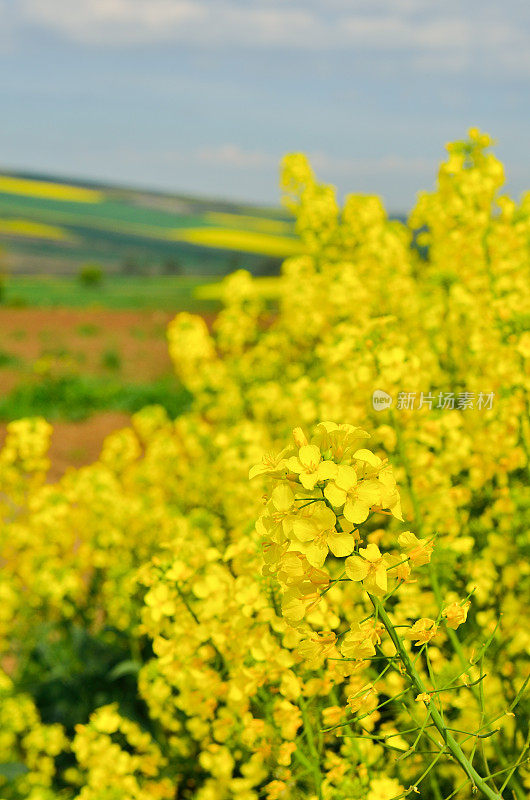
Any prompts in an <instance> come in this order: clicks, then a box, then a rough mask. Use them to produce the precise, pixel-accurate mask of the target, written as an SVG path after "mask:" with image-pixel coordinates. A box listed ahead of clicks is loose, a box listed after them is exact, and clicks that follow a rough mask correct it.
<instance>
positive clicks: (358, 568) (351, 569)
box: [344, 556, 369, 581]
mask: <svg viewBox="0 0 530 800" xmlns="http://www.w3.org/2000/svg"><path fill="white" fill-rule="evenodd" d="M344 566H345V568H346V575H347V576H348V578H349V579H350V580H351V581H363V580H364V579H365V578H366V576H367V575H368V570H369V566H368V564H367V562H366V561H364V560H363V559H362V558H361V557H360V556H350V558H347V559H346V562H345V564H344Z"/></svg>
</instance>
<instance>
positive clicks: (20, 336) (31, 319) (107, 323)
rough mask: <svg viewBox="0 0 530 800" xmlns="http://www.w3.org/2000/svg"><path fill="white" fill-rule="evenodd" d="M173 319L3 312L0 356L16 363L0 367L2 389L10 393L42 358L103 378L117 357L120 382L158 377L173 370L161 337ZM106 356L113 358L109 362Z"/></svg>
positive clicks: (151, 314) (147, 314)
mask: <svg viewBox="0 0 530 800" xmlns="http://www.w3.org/2000/svg"><path fill="white" fill-rule="evenodd" d="M172 316H173V315H172V314H169V313H166V312H163V311H113V310H107V309H104V310H86V309H79V310H77V309H65V308H58V309H40V308H34V309H2V310H0V353H1V354H7V355H9V356H13V357H15V358H17V359H19V363H18V364H16V365H12V366H10V365H8V364H7V365H6V366H5V367H0V390H1V391H2V392H6V391H9V389H10V388H12V386H13V385H15V384H16V383H17V382H18V380H19V379H20V375H21V371H27V370H28V369H29V371H33V370H32V365H33V364H34V362H35V361H36V360H37V359H40V358H42V357H45V358H46V357H48V358H51V359H54V358H55V359H57V360H60V361H62V362H63V363H65V364H66V363H68V364H69V365H71V367H72V368H75V369H76V370H77V371H79V372H85V373H90V374H105V373H107V372H108V371H109V366H108V363H109V361H114V362H115V361H116V356H117V357H118V358H119V360H120V369H119V374H120V376H121V377H122V378H123V380H129V381H134V380H136V381H139V380H142V381H148V380H152V379H153V378H157V377H160V376H161V375H164V374H166V373H168V372H169V371H170V370H171V369H172V367H171V361H170V358H169V354H168V350H167V343H166V336H165V331H166V327H167V324H168V322H169V321H170V319H171V318H172ZM109 353H110V354H114V355H111V356H110V358H109Z"/></svg>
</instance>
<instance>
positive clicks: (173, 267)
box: [161, 256, 184, 275]
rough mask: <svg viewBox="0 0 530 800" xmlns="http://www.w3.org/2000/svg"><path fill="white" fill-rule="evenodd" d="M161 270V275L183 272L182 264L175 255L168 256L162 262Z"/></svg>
mask: <svg viewBox="0 0 530 800" xmlns="http://www.w3.org/2000/svg"><path fill="white" fill-rule="evenodd" d="M161 272H162V274H163V275H182V274H183V273H184V266H183V264H182V262H181V261H180V260H179V259H178V258H176V257H175V256H168V257H167V258H166V259H165V261H164V262H163V263H162V270H161Z"/></svg>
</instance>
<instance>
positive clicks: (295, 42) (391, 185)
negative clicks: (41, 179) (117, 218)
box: [0, 0, 530, 213]
mask: <svg viewBox="0 0 530 800" xmlns="http://www.w3.org/2000/svg"><path fill="white" fill-rule="evenodd" d="M0 99H1V103H2V110H3V114H2V124H1V125H0V168H3V169H12V170H15V169H17V170H28V171H37V172H40V173H45V174H46V173H49V174H54V175H59V176H65V177H72V178H87V179H92V180H96V181H104V182H111V183H120V184H124V185H127V186H133V187H134V186H137V187H144V188H153V189H162V190H168V191H171V192H176V193H179V192H184V193H190V194H195V195H199V196H206V197H216V198H227V199H233V200H246V201H251V202H255V203H265V204H278V203H279V200H280V192H279V184H278V176H279V164H280V160H281V158H282V156H283V155H284V154H285V153H288V152H305V153H307V154H308V155H309V157H310V158H311V161H312V163H313V166H314V168H315V171H316V173H317V175H318V177H319V178H320V179H321V180H322V181H325V182H330V183H333V184H335V185H336V186H337V187H338V191H339V195H340V196H343V195H344V194H345V193H347V192H360V193H369V194H379V195H380V196H382V197H383V199H384V201H385V204H386V206H387V208H388V209H389V211H391V212H394V213H406V212H407V211H408V210H409V209H410V208H411V207H412V205H413V203H414V200H415V196H416V192H417V191H418V190H425V189H427V190H429V189H431V188H432V187H433V185H434V180H435V175H436V169H437V165H438V163H439V162H440V161H441V160H442V158H443V157H444V152H445V151H444V147H445V144H446V143H447V142H449V141H452V140H455V139H462V138H464V136H465V133H466V131H467V129H468V128H469V127H470V126H478V127H479V128H480V129H482V130H485V131H487V132H488V133H490V134H491V135H492V136H494V138H495V139H496V140H497V142H498V144H497V146H496V153H497V154H498V155H499V157H500V158H501V159H502V160H503V161H504V163H505V166H506V172H507V177H508V184H507V190H508V191H509V193H510V194H512V195H513V196H516V197H518V196H519V195H520V194H521V192H523V191H524V190H525V189H527V188H528V189H530V157H529V147H528V145H529V142H530V2H528V0H503V2H499V1H498V0H461V1H458V0H75V1H74V0H0Z"/></svg>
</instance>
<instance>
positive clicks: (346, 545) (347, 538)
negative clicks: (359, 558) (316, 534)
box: [328, 533, 355, 558]
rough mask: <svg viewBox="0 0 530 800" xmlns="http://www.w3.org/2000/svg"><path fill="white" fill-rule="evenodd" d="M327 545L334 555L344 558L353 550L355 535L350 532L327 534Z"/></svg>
mask: <svg viewBox="0 0 530 800" xmlns="http://www.w3.org/2000/svg"><path fill="white" fill-rule="evenodd" d="M328 547H329V549H330V550H331V552H332V553H333V555H334V556H337V557H338V558H344V556H349V555H350V553H353V551H354V550H355V537H354V536H352V535H351V533H339V534H337V536H334V535H333V534H332V535H331V536H328Z"/></svg>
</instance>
